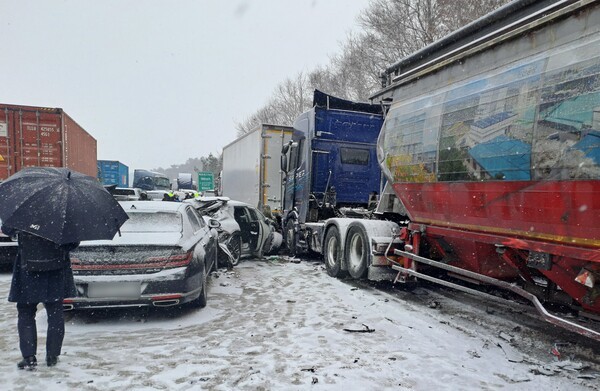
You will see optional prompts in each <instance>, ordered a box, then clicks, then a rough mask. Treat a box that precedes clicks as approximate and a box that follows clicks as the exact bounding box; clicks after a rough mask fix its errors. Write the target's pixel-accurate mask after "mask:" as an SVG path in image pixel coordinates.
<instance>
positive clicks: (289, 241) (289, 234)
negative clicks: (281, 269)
mask: <svg viewBox="0 0 600 391" xmlns="http://www.w3.org/2000/svg"><path fill="white" fill-rule="evenodd" d="M294 226H295V221H294V220H292V219H290V220H288V221H287V223H285V245H286V247H287V249H288V253H289V254H290V256H291V257H295V256H296V254H297V251H296V230H295V229H294Z"/></svg>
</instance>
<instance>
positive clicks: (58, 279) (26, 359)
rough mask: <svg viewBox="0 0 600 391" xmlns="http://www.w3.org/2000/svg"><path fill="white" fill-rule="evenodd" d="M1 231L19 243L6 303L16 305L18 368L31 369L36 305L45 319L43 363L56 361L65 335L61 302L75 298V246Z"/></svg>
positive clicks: (34, 362)
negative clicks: (71, 259)
mask: <svg viewBox="0 0 600 391" xmlns="http://www.w3.org/2000/svg"><path fill="white" fill-rule="evenodd" d="M2 232H4V234H5V235H8V236H14V235H15V234H16V235H17V237H18V240H19V247H18V253H17V254H18V255H17V260H16V262H15V264H14V268H13V277H12V284H11V287H10V293H9V295H8V301H10V302H15V303H17V311H18V320H17V329H18V331H19V347H20V349H21V354H22V356H23V359H22V360H21V361H19V363H18V364H17V367H18V368H19V369H34V368H35V367H36V365H37V359H36V350H37V328H36V322H35V314H36V311H37V306H38V304H39V303H43V304H44V308H45V309H46V314H47V316H48V330H47V335H46V364H47V365H48V366H49V367H51V366H54V365H56V363H57V362H58V356H60V353H61V348H62V342H63V338H64V335H65V322H64V316H63V305H62V302H63V299H64V298H65V297H73V296H76V295H77V291H76V290H75V282H74V280H73V271H72V270H71V264H70V262H69V251H70V250H73V249H74V248H76V247H77V246H78V245H79V243H69V244H65V245H58V244H56V243H54V242H51V241H49V240H47V239H44V238H42V237H39V236H36V235H32V234H30V233H27V232H25V231H19V232H18V233H17V232H16V231H15V230H13V229H11V228H9V227H6V226H2Z"/></svg>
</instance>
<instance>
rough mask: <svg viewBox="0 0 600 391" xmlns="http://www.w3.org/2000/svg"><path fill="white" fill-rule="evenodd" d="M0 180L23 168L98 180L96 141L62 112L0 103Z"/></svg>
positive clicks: (60, 110)
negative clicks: (67, 170) (49, 169)
mask: <svg viewBox="0 0 600 391" xmlns="http://www.w3.org/2000/svg"><path fill="white" fill-rule="evenodd" d="M0 156H2V158H1V159H0V180H4V179H6V178H8V177H9V176H11V175H12V174H14V173H15V172H17V171H19V170H20V169H21V168H23V167H68V168H71V169H73V170H75V171H79V172H81V173H83V174H86V175H90V176H93V177H94V178H95V177H96V176H97V173H98V172H97V171H98V169H97V166H96V160H97V149H96V139H95V138H93V137H92V136H90V134H89V133H88V132H86V131H85V130H84V129H83V128H82V127H81V126H79V125H78V124H77V122H75V121H74V120H73V119H72V118H71V117H69V116H68V115H67V113H65V112H64V111H63V110H62V109H58V108H56V109H53V108H45V107H31V106H19V105H8V104H2V103H0Z"/></svg>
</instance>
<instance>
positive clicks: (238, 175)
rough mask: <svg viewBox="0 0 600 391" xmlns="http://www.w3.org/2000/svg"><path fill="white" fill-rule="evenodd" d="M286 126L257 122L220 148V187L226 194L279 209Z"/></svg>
mask: <svg viewBox="0 0 600 391" xmlns="http://www.w3.org/2000/svg"><path fill="white" fill-rule="evenodd" d="M292 131H293V128H292V127H290V126H281V125H267V124H261V125H259V126H257V127H256V129H254V130H252V131H251V132H249V133H247V134H245V135H243V136H242V137H240V138H238V139H237V140H235V141H233V142H232V143H230V144H228V145H226V146H225V147H224V148H223V171H222V173H221V191H222V194H223V195H224V196H226V197H229V198H231V199H233V200H237V201H242V202H245V203H247V204H250V205H253V206H256V207H258V208H259V209H260V210H263V207H264V206H265V205H268V206H269V207H270V208H271V210H272V211H281V200H282V198H283V186H282V173H281V170H280V167H279V165H280V156H281V148H282V147H283V146H284V145H285V144H287V143H288V142H289V141H290V140H291V138H292Z"/></svg>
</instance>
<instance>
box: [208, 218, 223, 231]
mask: <svg viewBox="0 0 600 391" xmlns="http://www.w3.org/2000/svg"><path fill="white" fill-rule="evenodd" d="M208 226H209V227H210V228H215V229H218V228H221V222H220V221H219V220H217V219H210V220H208Z"/></svg>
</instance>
